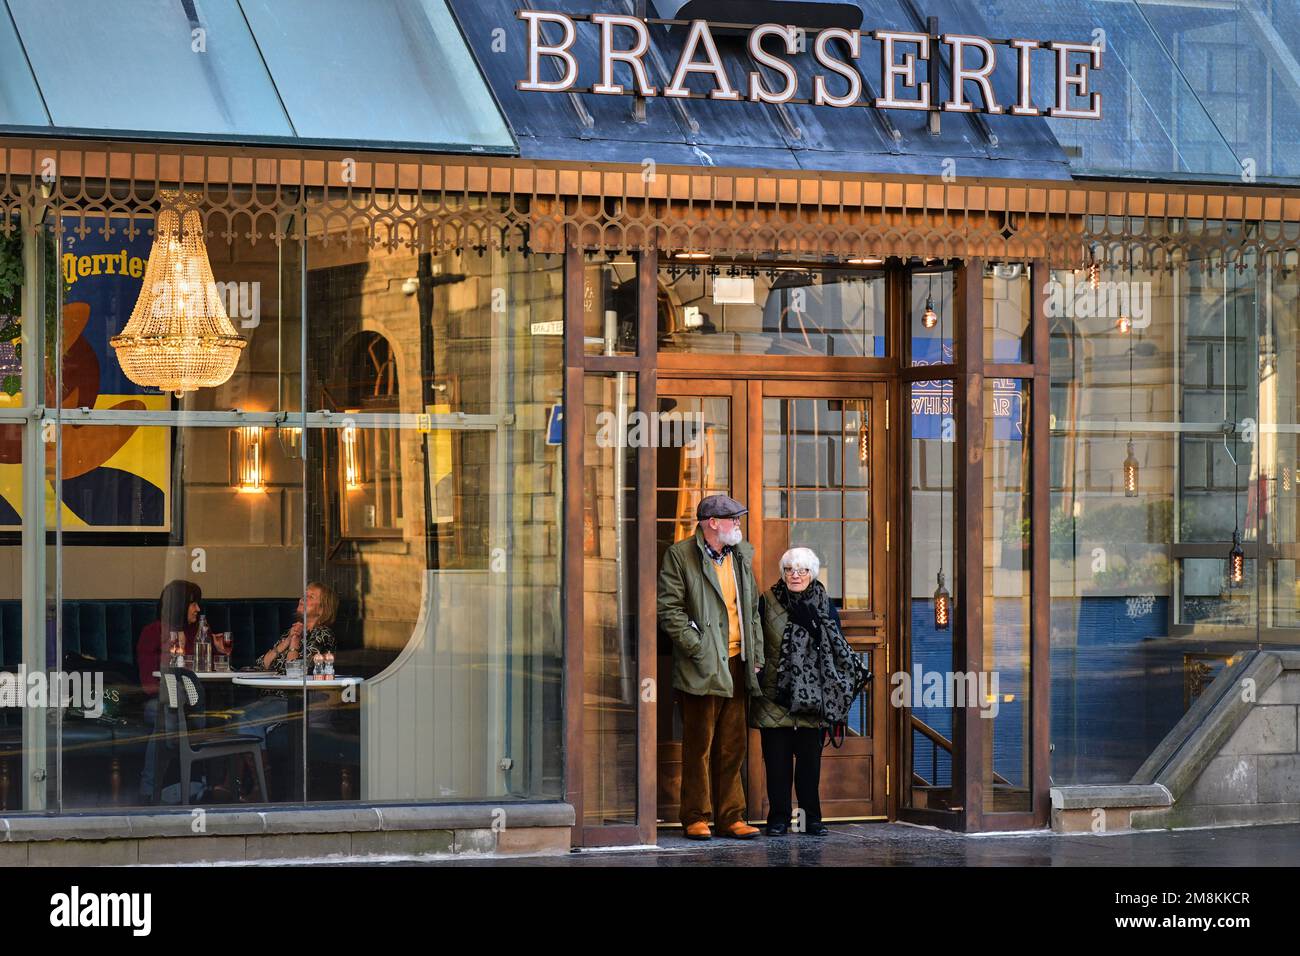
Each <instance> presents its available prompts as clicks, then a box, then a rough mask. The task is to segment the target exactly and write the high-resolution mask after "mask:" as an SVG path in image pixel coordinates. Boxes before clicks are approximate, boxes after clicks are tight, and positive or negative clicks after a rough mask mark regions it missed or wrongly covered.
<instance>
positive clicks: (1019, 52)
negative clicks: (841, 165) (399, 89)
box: [517, 10, 1103, 120]
mask: <svg viewBox="0 0 1300 956" xmlns="http://www.w3.org/2000/svg"><path fill="white" fill-rule="evenodd" d="M517 16H518V17H519V19H520V20H523V21H524V22H525V23H526V24H527V27H528V77H527V79H525V80H522V81H520V82H519V83H518V84H517V86H518V88H519V89H520V90H524V91H528V92H537V93H565V92H590V93H598V94H605V95H611V96H624V95H637V96H642V97H655V96H665V97H677V98H682V99H689V98H697V99H698V98H701V97H704V96H707V97H708V98H709V99H714V100H733V101H739V100H749V101H750V102H754V103H792V104H806V105H813V106H835V107H875V108H876V109H881V110H925V111H931V112H935V111H942V112H951V113H1007V114H1010V115H1013V116H1041V115H1047V116H1054V117H1063V118H1066V119H1092V120H1096V119H1101V94H1100V93H1099V92H1097V91H1096V90H1094V89H1093V88H1092V83H1091V79H1092V73H1093V72H1095V71H1098V70H1100V69H1101V62H1102V52H1103V51H1102V46H1101V45H1100V44H1099V43H1079V42H1069V41H1061V40H1031V39H1023V38H1013V39H1005V40H992V39H988V38H986V37H981V36H973V35H970V34H964V33H939V34H935V35H931V34H929V33H920V32H909V31H905V30H871V31H866V30H855V29H847V28H844V27H827V28H824V29H820V30H816V31H811V30H804V29H802V28H800V27H795V26H789V25H782V24H779V23H764V24H760V25H758V26H754V27H751V28H748V30H747V34H748V35H747V37H746V39H745V44H746V48H747V50H748V52H749V56H750V57H751V58H752V60H753V61H754V63H755V64H757V65H759V66H760V67H763V68H765V69H766V70H767V71H768V72H767V73H764V72H760V71H757V70H756V71H753V72H750V73H749V75H748V77H747V79H746V81H745V82H744V83H742V84H739V85H738V84H736V83H734V82H733V80H732V77H731V76H730V75H729V74H728V72H727V69H726V66H725V64H724V63H723V60H722V56H721V55H720V54H719V52H718V42H717V39H716V37H715V35H714V34H715V31H719V30H721V29H722V28H721V27H719V25H717V24H711V23H710V22H709V21H707V20H691V21H680V22H679V21H671V23H672V24H673V25H674V26H675V27H682V28H684V29H685V31H686V32H685V36H684V39H683V40H682V43H681V52H680V53H679V54H678V56H677V58H676V63H675V64H670V65H671V68H672V78H671V80H670V81H669V83H668V85H667V86H665V87H663V88H662V89H659V88H658V87H656V86H655V85H654V84H653V83H651V82H650V71H649V70H648V69H647V66H646V59H647V55H648V54H650V25H651V24H657V23H665V22H669V21H654V20H646V19H643V18H640V17H634V16H629V15H624V14H613V13H593V14H590V15H587V16H575V15H571V14H565V13H557V12H553V11H545V10H520V11H518V13H517ZM579 22H586V23H590V24H591V26H592V27H594V28H595V29H597V30H599V32H600V76H599V77H598V78H594V77H593V79H598V82H595V83H592V85H591V86H590V88H586V87H583V88H579V86H578V83H579V76H578V60H577V57H576V56H575V55H574V53H573V45H574V42H575V41H576V40H577V31H578V23H579ZM546 24H551V25H552V26H551V27H550V28H549V31H545V32H544V27H545V25H546ZM726 29H727V30H728V32H734V28H733V27H732V26H731V25H728V26H727V28H726ZM547 32H549V33H550V34H551V36H550V37H548V36H547ZM557 33H558V37H556V36H555V34H557ZM810 39H811V45H812V55H813V58H814V59H815V61H816V63H817V65H818V67H819V68H820V69H821V70H823V71H825V72H817V73H815V74H814V75H813V77H812V84H811V89H801V88H800V83H799V76H798V73H797V72H796V70H795V68H794V66H793V65H792V64H791V63H790V61H789V59H787V57H792V56H794V55H796V54H798V53H802V52H804V51H805V50H806V44H807V42H808V41H809V40H810ZM864 40H874V41H875V42H876V43H877V44H879V47H880V50H879V62H878V65H877V67H876V72H875V73H874V75H871V71H870V68H864V64H863V63H862V62H861V60H862V57H863V53H862V51H863V42H864ZM940 48H946V51H945V50H944V49H940ZM999 48H1002V54H1001V55H1002V56H1004V57H1009V58H1010V59H1012V60H1013V61H1014V67H1015V71H1016V95H1015V99H1014V101H1013V102H1006V103H1004V102H999V101H998V98H997V96H996V95H995V94H994V90H993V82H992V75H993V71H994V70H995V69H996V68H997V66H998V63H999V53H998V49H999ZM781 51H784V52H783V53H782V52H781ZM1035 51H1042V52H1041V53H1040V54H1039V55H1040V58H1041V59H1040V61H1039V63H1037V64H1035V58H1034V53H1035ZM945 52H946V54H947V56H946V59H947V65H946V69H947V71H948V81H949V82H948V90H949V95H948V98H947V99H943V98H942V97H941V95H940V94H939V92H938V90H937V88H936V86H937V84H936V82H935V80H936V78H937V77H938V76H939V75H940V73H939V71H940V70H941V69H944V64H943V59H944V53H945ZM544 58H545V59H548V60H550V61H551V63H552V64H553V66H554V68H553V69H550V70H548V71H547V72H548V73H558V76H556V77H554V78H549V77H545V78H544V76H543V70H542V63H543V59H544ZM1049 58H1050V62H1051V69H1052V71H1053V74H1054V78H1055V99H1054V102H1053V104H1052V105H1051V106H1049V107H1047V108H1046V109H1041V110H1040V109H1039V107H1038V106H1037V105H1035V103H1034V101H1033V99H1032V98H1031V95H1030V91H1031V84H1032V80H1033V77H1034V72H1033V70H1034V69H1035V67H1036V66H1037V67H1040V68H1042V67H1044V64H1043V63H1042V62H1041V61H1042V60H1047V59H1049ZM616 64H622V65H623V66H624V67H625V68H626V69H625V70H624V71H623V72H622V75H621V76H618V77H616V76H615V69H614V68H615V65H616ZM922 65H924V71H922V69H921V67H922ZM664 72H665V74H666V69H665V71H664ZM629 74H630V77H631V80H632V83H633V86H632V88H631V89H628V88H626V87H625V86H624V85H623V83H622V82H621V80H626V79H627V78H628V76H629ZM831 75H833V76H834V79H833V80H832V79H831ZM691 76H700V77H704V78H707V79H709V80H711V88H710V89H708V90H707V91H704V92H701V91H698V90H692V89H689V88H688V87H687V85H686V84H687V80H688V78H690V77H691ZM867 76H871V79H873V80H874V81H875V83H874V90H876V91H878V95H875V96H869V95H864V87H866V84H865V83H864V77H867ZM973 97H974V98H973Z"/></svg>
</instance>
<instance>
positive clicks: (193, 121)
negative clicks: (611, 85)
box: [0, 0, 516, 155]
mask: <svg viewBox="0 0 1300 956" xmlns="http://www.w3.org/2000/svg"><path fill="white" fill-rule="evenodd" d="M0 131H2V132H10V133H36V134H42V135H58V136H64V137H67V136H78V135H88V136H94V137H96V138H104V137H106V136H107V137H109V138H120V139H141V138H144V139H165V140H182V141H183V140H194V141H201V142H223V141H224V142H239V143H250V144H260V143H274V144H296V145H313V146H315V145H321V146H346V147H349V148H384V149H413V150H420V151H445V152H483V153H499V154H510V155H513V154H514V153H515V152H516V149H515V144H514V140H513V138H512V137H511V135H510V131H509V128H508V127H507V125H506V123H505V121H504V119H503V118H502V116H501V113H500V110H498V108H497V106H496V103H495V102H494V100H493V98H492V94H491V91H490V90H489V89H488V87H487V84H486V83H485V82H484V81H483V77H482V75H481V74H480V73H479V71H478V68H477V67H476V65H475V62H474V57H473V56H472V55H471V54H470V52H469V50H468V49H467V48H466V46H465V43H464V38H463V37H462V36H461V33H460V30H459V28H458V26H457V24H456V21H455V19H454V18H453V17H452V16H451V13H450V11H449V10H448V9H447V6H446V3H445V2H444V0H367V2H365V3H357V2H355V0H131V2H129V3H125V2H123V3H104V2H102V0H0Z"/></svg>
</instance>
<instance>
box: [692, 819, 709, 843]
mask: <svg viewBox="0 0 1300 956" xmlns="http://www.w3.org/2000/svg"><path fill="white" fill-rule="evenodd" d="M686 839H688V840H712V839H713V834H712V833H710V832H709V825H708V824H707V823H705V822H704V821H703V820H696V821H695V822H694V823H692V824H689V825H688V826H687V827H686Z"/></svg>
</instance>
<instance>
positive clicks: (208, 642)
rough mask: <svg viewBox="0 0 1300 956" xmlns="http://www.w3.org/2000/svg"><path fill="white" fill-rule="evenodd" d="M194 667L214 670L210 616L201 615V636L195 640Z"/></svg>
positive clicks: (201, 669)
mask: <svg viewBox="0 0 1300 956" xmlns="http://www.w3.org/2000/svg"><path fill="white" fill-rule="evenodd" d="M194 669H195V670H196V671H201V672H202V671H210V670H212V631H211V630H210V629H209V628H208V616H207V615H206V614H201V615H199V636H198V638H197V639H196V640H195V642H194Z"/></svg>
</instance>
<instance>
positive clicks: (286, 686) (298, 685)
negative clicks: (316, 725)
mask: <svg viewBox="0 0 1300 956" xmlns="http://www.w3.org/2000/svg"><path fill="white" fill-rule="evenodd" d="M231 683H233V684H238V685H239V686H240V687H255V688H257V689H259V690H285V691H295V692H297V693H295V694H294V695H293V696H292V697H290V698H289V701H290V703H289V706H288V711H287V714H286V719H285V723H288V724H293V723H295V722H296V721H300V720H301V719H302V716H303V705H302V701H303V699H304V698H303V697H301V696H299V694H301V692H302V691H309V690H324V691H339V692H342V691H343V690H344V689H345V688H348V687H359V686H360V685H361V684H363V683H365V681H364V680H363V679H362V678H360V677H332V678H330V679H329V680H320V679H319V678H313V677H311V676H310V675H309V676H307V677H279V676H271V675H270V674H259V673H256V672H249V671H243V672H237V673H235V674H234V675H233V680H232V681H231ZM289 761H290V763H292V764H293V782H294V786H293V789H294V791H295V792H296V793H297V795H298V796H300V797H301V798H302V799H304V800H305V799H306V784H307V781H306V778H305V776H304V775H303V774H304V771H305V769H306V768H305V767H304V766H303V740H302V731H301V729H298V731H297V732H294V730H293V728H292V727H291V728H290V732H289ZM290 799H295V800H296V799H298V797H295V796H292V795H291V796H290Z"/></svg>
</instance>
